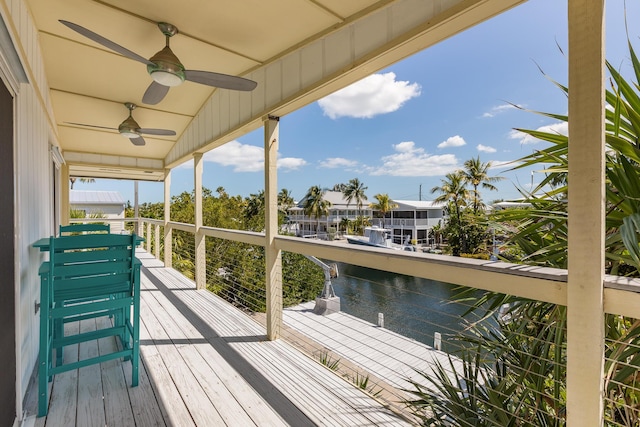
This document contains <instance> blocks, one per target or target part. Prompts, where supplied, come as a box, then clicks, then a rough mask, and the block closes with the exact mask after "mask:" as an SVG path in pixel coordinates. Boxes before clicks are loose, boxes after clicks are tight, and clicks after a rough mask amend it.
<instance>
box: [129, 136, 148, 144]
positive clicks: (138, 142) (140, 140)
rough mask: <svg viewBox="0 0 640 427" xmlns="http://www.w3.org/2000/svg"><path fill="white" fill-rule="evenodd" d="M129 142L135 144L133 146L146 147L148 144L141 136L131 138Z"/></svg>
mask: <svg viewBox="0 0 640 427" xmlns="http://www.w3.org/2000/svg"><path fill="white" fill-rule="evenodd" d="M129 141H131V142H132V143H133V145H145V144H146V142H145V140H144V138H143V137H141V136H139V137H137V138H129Z"/></svg>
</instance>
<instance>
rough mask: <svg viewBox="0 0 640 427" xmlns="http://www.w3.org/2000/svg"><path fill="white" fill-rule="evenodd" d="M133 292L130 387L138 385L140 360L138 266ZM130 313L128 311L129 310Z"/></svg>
mask: <svg viewBox="0 0 640 427" xmlns="http://www.w3.org/2000/svg"><path fill="white" fill-rule="evenodd" d="M134 280H135V283H136V285H135V286H134V294H133V319H132V321H133V336H132V344H131V345H132V346H133V347H132V360H131V387H135V386H137V385H138V364H139V362H140V268H139V267H138V268H136V269H135V272H134ZM129 313H130V311H129Z"/></svg>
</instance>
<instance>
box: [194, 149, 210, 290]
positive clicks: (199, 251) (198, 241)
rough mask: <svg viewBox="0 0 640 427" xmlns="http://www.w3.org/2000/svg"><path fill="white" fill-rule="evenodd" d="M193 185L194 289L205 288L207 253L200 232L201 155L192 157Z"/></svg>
mask: <svg viewBox="0 0 640 427" xmlns="http://www.w3.org/2000/svg"><path fill="white" fill-rule="evenodd" d="M193 163H194V164H193V178H194V179H193V183H194V189H195V201H194V208H195V212H194V214H195V215H194V218H195V221H194V222H195V226H196V235H195V258H196V266H195V267H196V271H195V279H196V289H206V288H207V262H206V261H207V260H206V257H207V253H206V250H205V235H204V232H203V231H202V153H195V154H194V155H193Z"/></svg>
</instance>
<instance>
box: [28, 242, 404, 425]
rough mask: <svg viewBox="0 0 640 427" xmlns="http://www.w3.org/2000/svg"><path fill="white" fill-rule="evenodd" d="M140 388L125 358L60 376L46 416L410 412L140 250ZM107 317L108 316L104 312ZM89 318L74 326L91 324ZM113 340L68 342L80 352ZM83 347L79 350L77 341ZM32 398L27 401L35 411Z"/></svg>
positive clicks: (378, 419) (364, 420)
mask: <svg viewBox="0 0 640 427" xmlns="http://www.w3.org/2000/svg"><path fill="white" fill-rule="evenodd" d="M139 258H140V259H141V260H142V262H143V265H144V267H143V271H142V273H143V274H142V288H143V290H142V293H141V300H142V302H141V313H142V316H141V320H142V322H141V323H142V328H141V349H140V353H141V364H140V385H139V386H138V387H134V388H132V387H130V373H131V366H130V363H129V362H122V361H111V362H107V363H103V364H101V365H93V366H88V367H85V368H81V369H79V370H77V371H71V372H66V373H63V374H59V375H57V376H55V378H54V381H53V382H52V384H51V400H50V404H49V414H48V416H47V417H42V418H35V417H33V416H31V417H29V418H28V419H27V422H26V423H25V425H35V426H46V427H49V426H51V427H54V426H55V427H57V426H65V427H66V426H78V427H80V426H82V427H85V426H105V425H106V426H207V427H210V426H243V427H244V426H252V425H253V426H296V427H298V426H314V425H323V426H405V425H410V424H409V423H408V422H407V421H406V420H405V419H403V418H400V417H399V416H397V415H396V414H394V413H393V412H391V411H389V410H388V409H385V408H384V407H383V405H382V404H380V403H379V402H378V401H376V400H375V399H373V398H371V397H370V396H369V395H367V394H366V393H363V392H362V391H361V390H360V389H358V388H357V387H356V386H354V385H353V384H352V383H350V382H347V381H346V380H344V379H342V378H340V377H339V376H337V375H335V374H334V373H333V372H331V371H330V370H328V369H327V368H325V367H324V366H322V365H321V364H320V363H318V362H316V361H315V360H313V359H311V358H309V357H307V356H305V355H303V354H302V353H301V352H300V351H299V350H297V349H295V348H294V347H292V346H291V345H290V344H288V343H287V342H285V341H284V340H278V341H267V340H266V336H265V332H264V328H263V327H262V326H260V325H259V324H258V323H257V322H256V321H254V320H253V319H251V318H250V317H249V316H247V315H245V314H244V313H242V312H240V311H239V310H237V309H235V308H234V307H232V306H230V305H229V304H227V303H226V302H224V301H222V300H221V299H219V298H217V297H216V296H214V295H213V294H211V293H210V292H207V291H198V290H195V287H194V284H193V282H192V281H189V280H188V279H186V278H184V276H182V275H181V274H179V273H178V272H176V271H175V270H172V269H167V268H164V267H162V264H161V263H160V262H158V261H156V260H154V259H153V258H152V257H151V256H150V255H148V254H146V253H144V252H141V253H140V254H139ZM98 321H100V322H108V321H109V320H108V319H98ZM93 322H94V323H91V322H90V321H87V322H82V323H81V324H75V325H70V326H69V327H72V328H73V327H75V328H82V329H83V330H90V329H91V328H95V327H96V324H95V320H94V321H93ZM113 345H115V342H114V341H113V340H99V341H98V342H95V343H92V345H81V346H75V348H74V347H73V346H70V347H68V348H66V349H65V358H67V357H69V358H77V357H80V358H84V357H87V355H89V354H95V353H97V352H100V351H105V350H106V349H108V348H109V346H113ZM78 347H79V348H78ZM35 403H36V396H35V393H32V392H31V393H29V394H28V397H27V402H26V408H27V410H28V411H29V413H30V414H33V413H35V406H36V405H35Z"/></svg>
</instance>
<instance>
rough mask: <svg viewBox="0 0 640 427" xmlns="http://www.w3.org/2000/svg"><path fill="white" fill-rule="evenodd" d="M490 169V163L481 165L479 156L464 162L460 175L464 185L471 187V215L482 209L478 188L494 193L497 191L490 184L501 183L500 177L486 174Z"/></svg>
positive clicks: (501, 178)
mask: <svg viewBox="0 0 640 427" xmlns="http://www.w3.org/2000/svg"><path fill="white" fill-rule="evenodd" d="M490 168H491V162H487V163H482V162H481V161H480V156H478V157H476V158H472V159H469V160H467V161H466V162H464V169H463V170H462V175H463V177H464V180H465V182H466V183H468V184H471V186H473V213H474V214H477V213H478V209H479V208H480V207H482V201H481V200H480V193H479V192H478V187H480V186H482V188H484V189H486V190H491V191H496V190H498V189H497V188H496V186H495V185H493V184H492V182H498V181H502V180H503V179H504V177H502V176H489V174H488V172H489V169H490Z"/></svg>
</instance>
